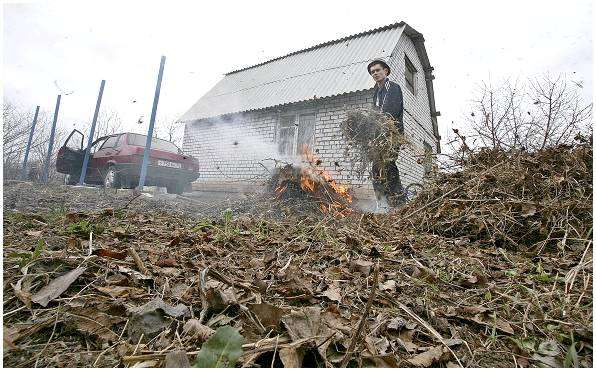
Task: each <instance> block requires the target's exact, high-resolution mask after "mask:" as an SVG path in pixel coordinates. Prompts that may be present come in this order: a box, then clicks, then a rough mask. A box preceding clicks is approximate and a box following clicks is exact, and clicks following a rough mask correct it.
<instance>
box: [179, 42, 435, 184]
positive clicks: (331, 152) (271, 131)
mask: <svg viewBox="0 0 596 371" xmlns="http://www.w3.org/2000/svg"><path fill="white" fill-rule="evenodd" d="M404 54H405V55H407V56H408V58H409V59H410V61H411V62H412V63H413V64H414V67H415V68H416V69H417V74H416V75H417V77H416V88H415V92H416V94H415V95H414V94H412V93H411V92H410V91H409V90H408V88H407V87H406V82H405V77H404V69H405V65H404ZM388 62H389V64H390V66H391V71H392V72H391V75H390V76H389V77H390V79H392V80H393V81H395V82H397V83H398V84H399V85H400V86H401V87H402V91H403V94H404V106H405V110H404V130H405V134H406V137H407V139H408V141H409V144H407V145H406V146H405V148H402V152H401V153H400V157H399V160H398V167H399V169H400V175H401V180H402V184H403V185H404V187H405V186H407V185H408V184H410V183H413V182H416V183H419V182H421V181H422V177H423V174H424V167H423V165H422V164H421V162H422V161H421V159H422V157H423V154H424V147H423V141H426V142H427V143H429V144H430V145H431V146H432V148H433V151H435V150H436V138H435V137H434V135H433V129H432V121H431V115H430V108H429V104H428V96H427V90H426V83H425V80H424V72H423V68H422V64H421V63H420V61H419V59H418V57H417V54H416V50H415V49H414V44H413V43H412V41H411V40H410V39H409V38H408V37H406V36H404V37H402V38H401V39H400V41H399V42H398V44H397V46H396V49H395V50H394V53H393V57H392V59H390V60H389V61H388ZM372 86H373V81H372V79H371V89H370V90H368V91H362V92H356V93H350V94H344V95H341V96H337V97H332V98H325V99H318V100H315V101H309V102H305V103H297V104H290V105H286V106H283V107H279V108H271V109H265V110H259V111H253V112H247V113H244V114H242V115H235V116H233V117H231V118H230V121H232V122H233V123H234V124H233V125H234V126H236V127H238V128H242V131H241V136H243V137H245V136H246V137H248V138H251V143H254V149H255V152H259V150H260V149H261V147H263V148H266V149H274V148H276V143H275V142H276V138H277V134H276V133H277V125H278V120H279V116H280V115H286V114H294V113H297V114H300V113H314V114H315V141H314V151H315V154H316V155H317V156H318V157H319V158H320V159H321V160H322V161H323V162H322V164H321V167H323V168H324V169H325V170H327V171H328V172H330V173H331V175H332V176H333V177H334V178H335V179H336V180H337V181H338V182H339V183H340V184H347V185H351V186H352V187H353V188H355V189H357V191H358V193H360V194H368V195H372V184H371V182H370V181H369V180H366V179H365V180H359V179H356V178H355V176H351V175H350V164H349V162H347V161H346V159H344V158H343V151H344V148H345V144H344V142H343V140H342V136H341V131H340V128H339V124H340V123H341V122H342V121H343V120H344V119H345V112H346V111H347V110H350V109H354V108H361V107H372V96H371V94H372ZM229 126H230V124H225V123H221V122H217V123H210V121H209V120H200V121H198V122H195V123H188V124H187V125H186V127H185V132H184V143H183V150H184V151H185V152H187V153H189V154H191V155H193V156H195V157H197V158H198V159H199V161H200V163H201V177H200V178H199V182H214V181H217V182H222V181H223V182H225V181H232V182H234V181H236V182H244V183H255V182H256V183H259V184H262V183H264V181H266V180H267V175H268V173H267V172H266V171H265V170H264V169H263V167H262V166H261V165H259V162H261V160H263V159H262V158H259V156H258V155H255V156H247V154H246V151H245V150H243V151H238V153H236V152H235V149H234V147H233V146H230V144H229V143H227V141H230V140H231V139H230V138H231V137H233V135H231V136H230V135H228V134H229V133H227V132H226V130H222V129H221V128H222V127H229ZM236 134H237V133H236ZM244 139H245V138H243V140H244ZM222 148H223V150H222ZM230 148H232V149H231V150H230ZM245 149H246V148H245ZM249 152H250V151H249ZM259 153H261V154H262V156H265V154H266V153H268V151H261V152H259ZM262 156H261V157H262ZM335 162H337V163H338V164H339V165H340V166H336V165H335ZM419 162H420V163H419Z"/></svg>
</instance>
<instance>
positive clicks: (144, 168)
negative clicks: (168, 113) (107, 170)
mask: <svg viewBox="0 0 596 371" xmlns="http://www.w3.org/2000/svg"><path fill="white" fill-rule="evenodd" d="M165 63H166V57H165V56H162V57H161V62H160V64H159V73H158V75H157V84H156V86H155V96H154V97H153V108H152V109H151V120H150V121H149V131H148V132H147V141H146V142H145V152H144V154H143V163H142V164H141V176H140V178H139V190H141V191H142V190H143V187H144V186H145V177H146V176H147V164H148V163H149V153H150V152H151V139H152V138H153V126H154V125H155V114H156V112H157V103H158V102H159V92H160V90H161V78H162V76H163V67H164V65H165Z"/></svg>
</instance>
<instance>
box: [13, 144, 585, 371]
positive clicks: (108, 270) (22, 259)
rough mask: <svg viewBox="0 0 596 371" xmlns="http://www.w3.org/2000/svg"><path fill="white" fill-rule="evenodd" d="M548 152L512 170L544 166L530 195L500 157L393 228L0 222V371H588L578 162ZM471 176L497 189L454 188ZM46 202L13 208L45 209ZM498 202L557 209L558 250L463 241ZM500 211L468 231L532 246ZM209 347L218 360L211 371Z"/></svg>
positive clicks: (349, 221) (111, 214) (233, 220)
mask: <svg viewBox="0 0 596 371" xmlns="http://www.w3.org/2000/svg"><path fill="white" fill-rule="evenodd" d="M558 151H559V152H554V151H553V152H550V154H549V155H548V156H547V154H548V153H545V154H535V155H527V156H525V155H524V156H525V157H523V156H522V159H524V158H525V159H526V160H525V161H537V162H538V164H537V165H535V166H534V167H537V168H540V167H541V166H545V168H542V170H540V171H538V170H533V169H532V167H531V166H527V167H525V168H524V167H522V169H526V170H525V171H526V172H525V173H524V172H521V174H519V176H518V178H520V179H524V177H525V179H526V180H520V179H516V178H515V177H514V176H512V175H511V174H509V173H508V174H509V175H501V174H499V173H498V172H497V171H496V170H494V169H496V168H497V167H498V166H495V165H499V166H502V168H501V170H507V169H509V170H511V171H512V169H514V164H523V163H524V161H522V160H521V159H520V160H519V161H518V162H515V161H509V160H511V159H512V158H511V157H508V156H509V155H505V157H502V159H501V160H495V162H494V163H493V164H492V165H478V164H474V165H470V166H480V167H479V168H478V169H479V171H480V173H479V175H478V176H477V177H476V178H474V177H473V176H472V175H471V174H469V173H467V171H468V169H465V170H464V171H463V172H462V173H461V174H460V175H456V174H450V175H445V176H444V178H442V179H443V180H444V184H443V185H442V186H443V187H445V188H440V187H441V185H436V186H431V188H429V189H428V190H427V191H426V193H423V194H422V195H421V197H420V198H419V199H417V200H416V201H414V202H415V203H414V204H413V205H412V206H408V207H407V209H406V210H407V213H396V214H393V215H375V214H358V213H352V214H350V215H348V216H347V217H345V218H341V219H338V218H335V217H333V216H331V215H329V214H327V215H325V216H324V217H321V214H320V213H312V214H311V215H305V214H301V215H300V216H292V215H287V216H285V217H284V218H266V217H261V218H255V217H254V216H253V215H250V214H242V213H236V212H234V211H233V210H234V208H230V209H229V210H226V211H224V212H223V213H222V214H221V216H219V217H197V218H189V217H187V216H183V215H181V214H179V213H170V212H168V211H167V207H166V206H167V205H164V206H162V207H160V208H159V209H154V210H150V209H146V210H138V209H134V210H133V209H128V208H127V209H114V208H111V209H110V208H107V209H105V208H102V209H89V210H87V211H83V212H81V211H78V212H73V211H68V210H62V211H61V210H60V207H61V205H54V207H53V208H52V210H53V211H50V212H48V211H47V210H46V209H40V210H39V211H36V210H31V208H29V209H28V210H27V211H19V210H18V209H17V210H12V209H9V210H5V213H4V221H3V222H4V251H3V257H4V287H3V290H4V308H3V310H4V313H3V320H4V349H5V352H4V365H5V366H9V367H34V366H37V367H90V366H95V367H116V366H119V367H122V366H124V367H132V366H137V367H143V366H145V367H160V366H169V367H184V366H189V365H214V363H213V362H214V361H213V360H214V359H216V360H217V359H225V362H224V363H225V364H227V365H235V366H237V367H240V366H245V367H271V366H285V367H341V366H348V367H354V366H360V367H364V366H377V367H412V366H414V367H428V366H460V365H461V366H465V367H505V366H508V367H516V366H523V367H528V366H549V367H560V366H574V367H591V366H592V365H593V348H592V347H593V333H592V322H593V312H592V302H593V296H592V290H593V285H592V282H593V280H592V278H593V262H592V254H593V248H592V235H591V232H588V231H584V229H582V228H585V225H587V224H591V223H592V217H591V214H585V220H584V221H583V223H584V224H579V223H578V221H577V220H578V219H579V218H580V217H579V216H578V215H581V214H578V212H587V211H586V208H587V207H588V206H589V207H590V208H591V181H590V182H588V181H587V180H586V179H587V178H586V177H587V174H588V173H589V171H591V170H589V171H588V169H590V168H591V166H589V167H588V166H587V164H588V158H590V161H591V148H583V149H582V148H568V149H565V150H562V149H558ZM582 151H584V152H582ZM540 156H546V157H540ZM488 157H489V158H491V159H493V158H494V157H493V156H488ZM506 160H507V161H506ZM549 161H550V162H549ZM512 162H513V164H512ZM582 164H583V165H582ZM520 166H521V165H520ZM517 169H520V168H519V167H518V168H517ZM549 169H551V170H549ZM470 171H471V170H470ZM549 171H551V173H549ZM539 174H551V175H548V176H547V175H545V178H544V179H543V178H541V177H540V175H539ZM484 175H486V176H494V177H495V179H494V180H493V182H494V185H498V186H499V187H496V186H495V187H494V189H490V190H489V189H488V187H486V186H484V187H481V186H475V187H467V186H468V185H474V184H477V183H478V182H485V181H487V180H481V179H483V176H484ZM555 176H563V177H564V180H563V181H561V182H555V183H553V182H551V180H552V179H554V177H555ZM458 179H459V180H458ZM530 179H534V180H533V181H530ZM454 184H457V185H454ZM482 184H484V183H482ZM532 184H533V185H532ZM573 184H575V185H576V187H575V188H574V187H572V185H573ZM460 185H463V187H461V188H458V187H459V186H460ZM484 185H486V184H484ZM520 186H521V187H522V188H524V187H525V190H524V189H518V187H520ZM433 187H434V188H433ZM462 189H463V190H464V191H463V192H464V193H457V192H460V191H461V190H462ZM433 190H434V192H436V193H432V192H433ZM546 190H549V192H548V193H547V192H546ZM71 192H72V193H73V196H72V197H76V192H78V190H77V189H74V188H72V190H71ZM449 192H451V193H449ZM465 192H470V193H469V194H468V193H465ZM473 192H477V193H473ZM482 192H485V193H482ZM486 192H493V193H491V194H487V193H486ZM550 192H553V193H550ZM573 192H577V194H578V195H584V194H585V193H587V192H590V199H589V201H587V200H586V199H582V200H583V201H582V202H586V203H588V206H586V205H584V206H582V205H578V204H573V202H574V201H573V200H574V196H573V195H574V193H573ZM582 192H583V193H582ZM49 193H51V190H50V189H45V190H44V192H37V193H35V190H33V191H32V193H31V194H27V195H26V197H29V198H32V197H39V198H40V200H41V199H42V198H43V199H44V207H49V206H52V205H50V202H49V201H48V200H51V197H48V194H49ZM507 194H509V195H510V196H511V197H514V198H517V199H519V200H523V201H524V202H527V201H528V200H533V202H537V203H538V205H537V206H536V212H535V213H536V214H541V213H544V212H545V210H549V212H552V213H553V214H550V216H549V218H555V217H557V216H561V215H563V214H561V213H559V214H554V212H555V211H554V209H552V208H545V203H546V202H555V200H556V198H555V196H556V195H560V196H561V199H560V202H561V203H562V204H563V205H567V206H568V212H567V213H566V214H565V215H567V218H568V219H565V221H567V220H568V221H569V224H568V225H569V226H572V227H569V232H568V233H567V237H566V239H565V242H564V243H563V236H560V235H559V234H558V229H556V230H554V231H553V232H552V233H551V236H550V237H548V238H549V240H548V243H547V245H546V247H545V248H544V249H542V251H541V252H540V253H536V252H532V251H530V250H528V249H521V248H518V249H515V248H509V245H505V244H502V245H500V244H499V243H498V242H496V241H498V240H496V239H491V238H487V237H480V238H479V237H477V233H476V232H473V231H474V230H473V229H470V228H471V227H470V226H469V223H470V220H471V219H469V217H467V216H464V217H462V215H466V214H465V213H464V211H465V210H468V212H471V211H470V210H471V209H466V208H467V207H469V204H470V203H471V202H470V201H463V200H464V198H463V197H467V198H466V199H465V200H470V199H475V200H478V199H480V197H500V199H501V201H500V202H501V203H503V204H506V205H513V204H509V203H507V201H503V200H506V198H505V196H506V195H507ZM451 195H454V196H456V197H451ZM540 195H542V199H540ZM581 197H583V196H581ZM476 202H478V203H479V205H480V210H481V213H480V214H478V216H481V217H487V218H488V215H489V214H490V213H493V214H494V213H496V210H497V206H494V205H497V204H498V202H496V201H495V202H492V201H484V202H480V201H476ZM447 203H448V204H449V205H451V206H449V207H447V206H445V205H447ZM18 204H19V203H18V200H17V201H15V205H18ZM439 205H443V206H442V208H441V206H439ZM572 205H573V206H572ZM423 206H424V207H423ZM456 207H459V208H461V211H458V212H456V211H454V210H453V209H454V208H456ZM511 207H512V208H511V209H505V213H506V214H503V215H506V217H503V221H502V222H501V224H498V223H496V224H490V223H487V227H485V228H486V229H485V231H486V232H480V233H489V232H490V233H491V235H493V234H494V233H495V232H494V231H495V229H494V228H497V227H498V228H501V231H502V232H503V233H505V232H507V233H509V236H511V239H513V240H514V241H516V243H518V244H520V243H528V242H523V239H520V236H523V233H522V232H520V231H516V230H514V229H504V228H508V227H507V226H508V224H506V223H520V221H521V220H525V219H521V218H524V217H523V216H522V215H521V214H520V212H519V211H516V209H513V206H511ZM549 207H550V206H549ZM565 210H567V208H565ZM437 212H441V213H443V214H442V215H443V219H441V218H439V217H438V216H437V217H436V219H433V220H434V222H435V223H444V222H445V221H446V220H452V223H451V224H442V225H441V224H439V225H440V226H441V228H439V227H433V226H432V225H431V224H430V222H429V220H430V219H429V218H435V214H436V213H437ZM482 213H485V214H482ZM491 215H492V214H491ZM496 215H497V219H496V220H498V218H500V217H499V215H501V214H496ZM526 217H531V216H526ZM458 218H459V219H458ZM466 218H467V219H466ZM510 219H511V220H510ZM537 220H538V219H537ZM554 222H555V221H554V220H551V223H554ZM465 223H468V224H465ZM552 225H555V224H548V226H552ZM449 226H452V227H451V230H450V229H448V228H449ZM565 226H566V224H564V223H559V224H557V228H560V227H565ZM519 228H520V229H523V228H524V226H523V225H519ZM551 228H552V227H551ZM520 233H522V234H521V235H520ZM580 235H581V236H582V237H578V236H580ZM222 334H224V335H225V336H224V335H222ZM222 338H226V339H231V340H230V343H229V344H227V343H226V344H223V345H224V347H225V348H226V349H228V350H229V352H228V353H227V354H225V355H224V354H223V353H221V354H220V355H221V357H219V356H218V357H214V354H219V353H217V352H218V349H219V350H221V349H222V347H221V346H220V345H222ZM240 344H241V345H240ZM227 345H229V347H227ZM218 365H221V364H218Z"/></svg>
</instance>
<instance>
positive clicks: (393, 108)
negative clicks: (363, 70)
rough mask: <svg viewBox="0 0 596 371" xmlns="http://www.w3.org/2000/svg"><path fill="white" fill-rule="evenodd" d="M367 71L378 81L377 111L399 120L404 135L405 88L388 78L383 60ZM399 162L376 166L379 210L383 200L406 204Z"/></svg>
mask: <svg viewBox="0 0 596 371" xmlns="http://www.w3.org/2000/svg"><path fill="white" fill-rule="evenodd" d="M367 70H368V73H369V74H370V75H371V76H372V78H373V80H374V81H375V90H374V92H373V104H374V107H375V108H376V109H378V110H379V111H381V112H382V113H386V114H389V115H390V116H391V117H392V118H393V120H395V125H396V126H397V130H398V131H399V133H400V134H402V135H403V133H404V124H403V117H404V98H403V94H402V91H401V87H400V86H399V85H398V84H397V83H395V82H393V81H391V80H389V78H388V77H387V76H389V74H390V73H391V68H390V67H389V65H388V64H387V63H386V62H385V61H383V60H382V59H375V60H373V61H372V62H370V63H369V64H368V67H367ZM396 160H397V158H395V159H394V160H392V161H387V162H385V163H379V162H377V163H373V164H372V183H373V188H374V190H375V196H376V197H377V207H378V206H379V202H380V201H381V199H382V198H383V197H385V198H386V199H387V202H388V204H389V206H392V207H395V206H398V205H400V204H403V203H404V202H405V197H404V195H403V189H402V186H401V181H400V179H399V169H398V168H397V165H396V164H395V161H396Z"/></svg>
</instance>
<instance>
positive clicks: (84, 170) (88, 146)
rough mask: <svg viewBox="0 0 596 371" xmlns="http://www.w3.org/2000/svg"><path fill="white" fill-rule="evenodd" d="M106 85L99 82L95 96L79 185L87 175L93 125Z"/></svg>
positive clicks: (102, 81) (104, 82) (104, 81)
mask: <svg viewBox="0 0 596 371" xmlns="http://www.w3.org/2000/svg"><path fill="white" fill-rule="evenodd" d="M105 85H106V80H101V84H100V85H99V95H98V96H97V103H96V104H95V113H94V114H93V123H91V132H90V133H89V139H88V140H87V149H85V158H84V159H83V167H82V168H81V177H80V178H79V185H83V183H84V182H85V176H86V175H87V164H88V163H89V153H90V152H91V144H92V143H93V135H94V134H95V124H96V123H97V116H98V114H99V106H100V105H101V97H102V96H103V88H104V86H105Z"/></svg>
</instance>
